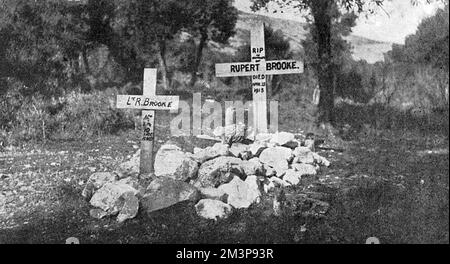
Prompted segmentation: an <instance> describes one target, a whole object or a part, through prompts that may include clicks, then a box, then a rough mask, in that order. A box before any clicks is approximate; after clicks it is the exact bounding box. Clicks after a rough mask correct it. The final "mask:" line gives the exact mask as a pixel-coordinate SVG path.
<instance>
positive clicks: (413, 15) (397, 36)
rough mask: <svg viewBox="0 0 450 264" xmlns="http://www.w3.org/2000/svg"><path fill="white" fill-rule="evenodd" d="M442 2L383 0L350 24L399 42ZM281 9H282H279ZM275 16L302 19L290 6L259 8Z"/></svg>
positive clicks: (239, 0) (245, 0)
mask: <svg viewBox="0 0 450 264" xmlns="http://www.w3.org/2000/svg"><path fill="white" fill-rule="evenodd" d="M250 5H251V4H250V0H235V6H236V8H238V9H239V10H242V11H245V12H251V10H250ZM440 6H442V4H437V3H432V4H426V3H425V0H422V1H419V4H418V5H416V6H413V5H411V2H410V1H409V0H387V1H385V3H384V4H383V9H380V8H376V9H375V11H376V12H375V13H374V14H371V15H367V16H366V15H361V16H360V17H359V19H358V21H357V25H356V26H355V27H354V28H353V32H354V34H355V35H358V36H362V37H366V38H369V39H373V40H379V41H385V42H392V43H399V44H403V43H404V40H405V37H406V36H407V35H410V34H414V33H415V32H416V29H417V26H418V25H419V23H420V21H421V20H422V19H423V18H426V17H429V16H432V15H433V14H434V13H435V12H436V10H437V9H438V8H439V7H440ZM281 11H283V13H281ZM259 14H265V15H269V16H274V17H278V18H284V19H291V20H296V21H304V19H303V18H302V16H301V15H299V13H298V11H295V10H293V9H285V10H278V12H277V13H275V14H274V13H272V12H269V13H266V12H260V13H259Z"/></svg>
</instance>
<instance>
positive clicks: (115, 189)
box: [90, 182, 138, 215]
mask: <svg viewBox="0 0 450 264" xmlns="http://www.w3.org/2000/svg"><path fill="white" fill-rule="evenodd" d="M128 192H129V193H132V194H133V195H137V194H138V191H137V190H136V189H134V188H133V187H131V186H130V185H127V184H123V183H117V182H116V183H106V184H105V185H104V186H103V187H102V188H100V189H99V190H98V191H97V192H95V193H94V195H93V196H92V198H91V201H90V204H91V205H92V206H94V207H97V208H100V209H102V210H103V211H105V212H107V213H108V215H114V214H116V213H118V212H119V211H120V210H121V208H122V206H123V203H121V202H123V199H122V200H121V196H122V195H124V194H125V193H128Z"/></svg>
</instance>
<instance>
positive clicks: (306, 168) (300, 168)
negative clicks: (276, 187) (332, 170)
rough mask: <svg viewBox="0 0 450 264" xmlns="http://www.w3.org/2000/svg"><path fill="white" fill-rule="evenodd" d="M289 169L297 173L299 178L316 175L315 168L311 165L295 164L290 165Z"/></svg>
mask: <svg viewBox="0 0 450 264" xmlns="http://www.w3.org/2000/svg"><path fill="white" fill-rule="evenodd" d="M291 167H292V168H293V169H294V170H295V171H297V172H298V173H299V174H300V176H304V175H316V174H317V169H316V166H314V165H311V164H304V163H297V164H292V165H291Z"/></svg>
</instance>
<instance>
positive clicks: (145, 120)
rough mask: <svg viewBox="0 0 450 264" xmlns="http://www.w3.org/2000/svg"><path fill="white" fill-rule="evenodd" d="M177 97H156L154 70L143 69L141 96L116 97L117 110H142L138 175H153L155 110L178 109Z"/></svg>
mask: <svg viewBox="0 0 450 264" xmlns="http://www.w3.org/2000/svg"><path fill="white" fill-rule="evenodd" d="M178 102H179V97H178V96H157V95H156V69H149V68H146V69H144V84H143V95H117V108H120V109H142V117H141V118H142V138H141V158H140V166H139V170H140V172H139V173H140V174H141V175H146V174H153V173H154V166H153V163H154V159H153V142H154V139H155V135H154V126H155V110H176V109H178Z"/></svg>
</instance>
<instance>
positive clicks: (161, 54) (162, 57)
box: [158, 40, 169, 90]
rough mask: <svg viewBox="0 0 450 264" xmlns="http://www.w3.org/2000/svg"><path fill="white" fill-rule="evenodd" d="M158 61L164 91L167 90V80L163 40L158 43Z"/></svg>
mask: <svg viewBox="0 0 450 264" xmlns="http://www.w3.org/2000/svg"><path fill="white" fill-rule="evenodd" d="M158 61H159V66H160V68H161V76H162V83H163V87H164V89H165V90H167V89H169V82H168V78H167V62H166V43H165V41H164V40H161V41H159V42H158Z"/></svg>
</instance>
